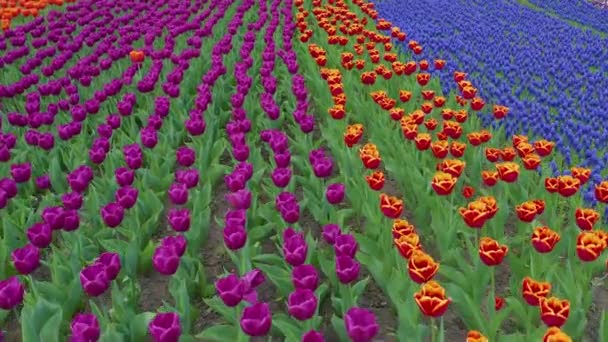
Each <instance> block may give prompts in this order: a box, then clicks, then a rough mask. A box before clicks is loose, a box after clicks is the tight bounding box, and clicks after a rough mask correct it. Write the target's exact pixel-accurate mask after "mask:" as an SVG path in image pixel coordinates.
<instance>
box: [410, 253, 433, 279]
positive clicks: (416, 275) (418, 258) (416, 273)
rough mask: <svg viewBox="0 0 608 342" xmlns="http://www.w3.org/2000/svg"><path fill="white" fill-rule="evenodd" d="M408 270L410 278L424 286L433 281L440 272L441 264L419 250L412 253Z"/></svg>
mask: <svg viewBox="0 0 608 342" xmlns="http://www.w3.org/2000/svg"><path fill="white" fill-rule="evenodd" d="M407 269H408V273H409V274H410V278H411V279H412V280H413V281H415V282H416V283H418V284H422V283H426V282H427V281H429V280H431V279H433V277H434V276H435V274H437V271H438V270H439V263H437V262H435V260H433V258H432V257H431V256H430V255H428V254H426V253H425V252H423V251H422V250H420V249H417V250H415V251H413V252H412V255H411V256H410V260H409V262H408V264H407Z"/></svg>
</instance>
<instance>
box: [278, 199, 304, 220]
mask: <svg viewBox="0 0 608 342" xmlns="http://www.w3.org/2000/svg"><path fill="white" fill-rule="evenodd" d="M279 212H280V214H281V217H282V218H283V220H285V222H287V223H290V224H292V223H296V222H298V220H299V219H300V205H299V204H298V202H288V203H285V204H283V205H282V206H281V207H280V208H279Z"/></svg>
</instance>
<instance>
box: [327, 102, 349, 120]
mask: <svg viewBox="0 0 608 342" xmlns="http://www.w3.org/2000/svg"><path fill="white" fill-rule="evenodd" d="M327 112H328V113H329V115H331V117H332V118H333V119H335V120H340V119H343V118H344V116H345V115H346V112H345V111H344V106H342V105H334V106H333V107H331V108H329V109H328V110H327Z"/></svg>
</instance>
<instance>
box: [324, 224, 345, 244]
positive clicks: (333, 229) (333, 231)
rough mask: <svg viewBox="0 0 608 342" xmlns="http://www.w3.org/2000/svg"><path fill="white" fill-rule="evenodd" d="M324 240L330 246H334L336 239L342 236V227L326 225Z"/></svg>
mask: <svg viewBox="0 0 608 342" xmlns="http://www.w3.org/2000/svg"><path fill="white" fill-rule="evenodd" d="M322 234H323V240H325V242H327V243H328V244H330V245H333V244H334V243H335V242H336V238H337V237H338V236H340V235H341V234H342V231H341V229H340V226H338V225H337V224H333V223H330V224H326V225H325V226H323V233H322Z"/></svg>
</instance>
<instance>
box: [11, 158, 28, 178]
mask: <svg viewBox="0 0 608 342" xmlns="http://www.w3.org/2000/svg"><path fill="white" fill-rule="evenodd" d="M10 170H11V177H13V179H14V180H15V182H17V183H25V182H27V181H28V180H30V177H32V164H31V163H30V162H26V163H22V164H12V165H11V168H10Z"/></svg>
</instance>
